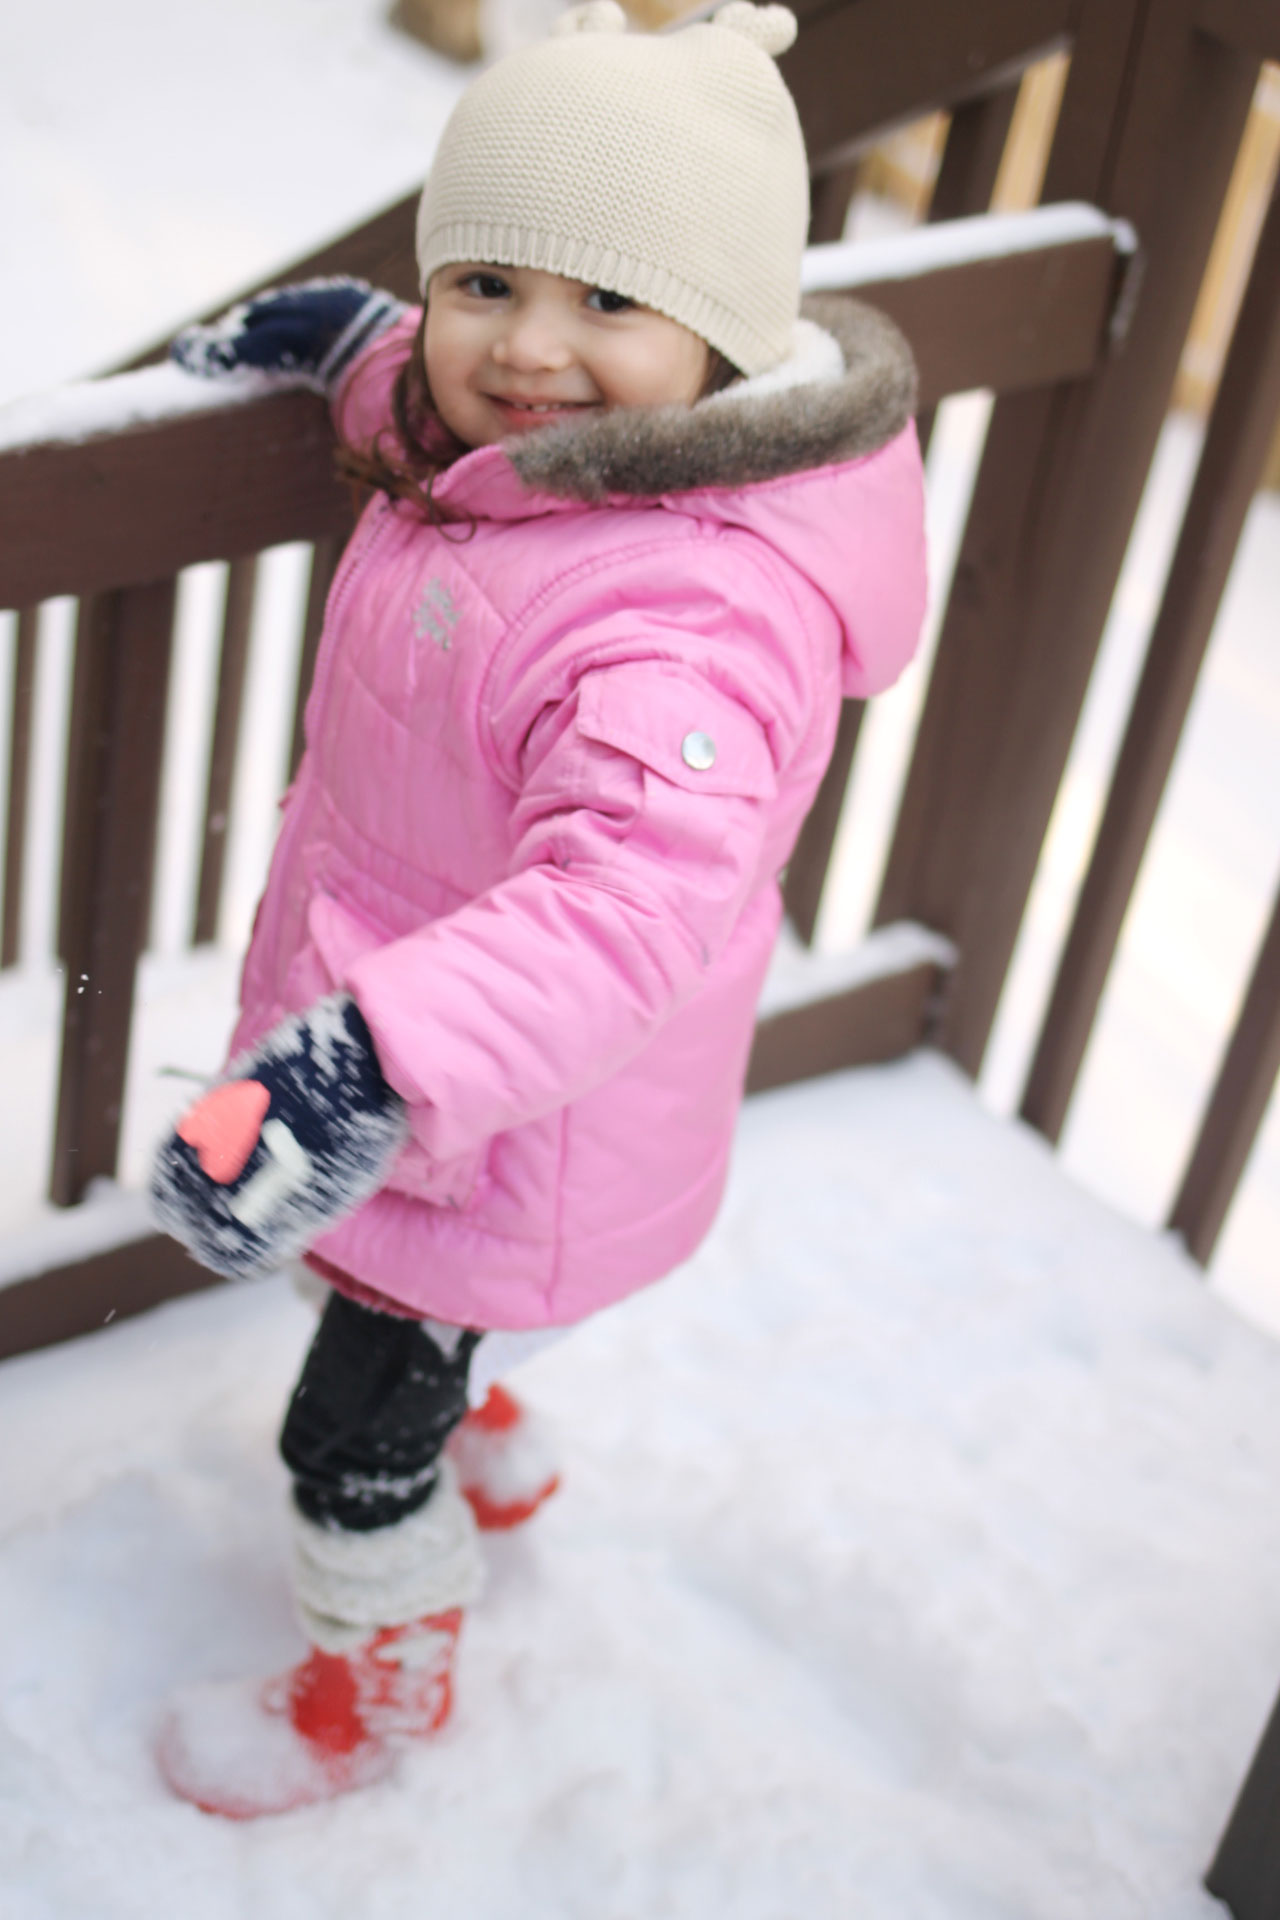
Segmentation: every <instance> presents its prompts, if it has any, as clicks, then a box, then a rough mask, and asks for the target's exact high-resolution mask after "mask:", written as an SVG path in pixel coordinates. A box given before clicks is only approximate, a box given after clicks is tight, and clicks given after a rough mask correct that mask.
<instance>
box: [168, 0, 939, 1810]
mask: <svg viewBox="0 0 1280 1920" xmlns="http://www.w3.org/2000/svg"><path fill="white" fill-rule="evenodd" d="M563 26H564V28H565V29H566V30H565V31H562V32H560V33H558V34H556V35H555V36H553V37H552V38H551V39H550V40H548V41H547V42H545V43H543V44H542V45H539V46H536V47H532V48H527V49H524V50H522V51H520V52H518V53H515V54H513V55H511V56H509V57H508V58H507V59H506V60H504V61H502V62H500V63H499V64H498V65H497V66H496V67H494V68H492V69H490V70H489V71H488V72H487V73H485V74H484V75H482V76H481V77H480V78H479V79H478V80H477V81H476V82H475V83H474V84H473V85H472V87H471V88H470V89H469V91H468V92H467V93H466V94H465V95H464V97H463V98H462V100H461V101H460V103H459V105H458V107H457V109H456V111H455V112H454V114H453V117H452V118H451V120H450V122H449V124H448V127H447V128H446V131H445V133H444V136H443V139H442V142H441V145H440V148H439V152H438V155H437V157H436V160H435V164H434V166H433V168H432V172H431V175H430V178H429V179H428V181H427V184H426V188H425V190H424V193H423V197H422V203H421V209H420V213H419V218H418V232H417V246H418V261H419V266H420V273H421V287H422V294H423V300H424V309H425V310H424V312H422V313H418V312H416V311H413V312H410V311H405V310H403V309H401V308H400V307H399V306H398V305H397V303H396V302H394V301H393V300H391V299H390V298H389V297H388V296H385V295H381V294H375V293H373V292H371V291H370V289H368V288H367V287H363V286H361V285H358V284H356V283H353V282H325V283H318V284H313V285H311V286H309V287H303V288H295V289H292V290H285V291H283V292H281V293H278V294H271V295H265V296H263V297H261V298H260V299H258V300H255V301H253V302H251V303H250V304H249V305H248V306H247V307H245V308H241V309H238V310H234V311H233V312H232V313H231V314H229V315H228V316H226V318H225V319H224V320H223V321H222V322H220V323H218V324H217V325H215V326H214V327H212V328H197V329H192V330H191V331H190V332H189V333H188V334H186V335H184V336H183V337H182V338H181V339H180V340H179V342H178V343H177V346H176V349H175V351H176V353H177V356H178V358H179V359H180V360H182V361H183V362H184V363H185V364H186V365H188V366H189V367H191V368H193V369H194V370H195V371H198V372H201V373H204V374H206V375H211V376H215V377H216V376H218V375H220V374H221V373H223V372H224V370H234V369H238V368H242V367H257V368H260V369H266V370H268V371H271V372H274V373H276V374H277V375H279V376H281V377H287V378H291V379H301V380H304V381H310V382H311V383H312V384H314V385H317V386H319V387H321V388H322V389H323V390H324V391H326V392H327V393H328V394H329V395H330V397H331V400H332V404H333V410H334V416H335V420H336V424H337V428H338V432H339V436H340V438H341V440H342V443H343V445H344V447H345V449H346V460H347V464H348V467H349V470H351V471H353V472H354V473H356V474H357V475H358V476H359V477H361V478H362V479H363V480H364V481H365V482H366V483H367V484H368V485H369V486H370V487H371V488H372V489H373V498H372V500H371V503H370V504H369V505H368V506H367V507H366V508H365V511H364V514H363V517H362V519H361V521H360V524H359V527H358V528H357V531H356V533H355V536H354V538H353V539H352V542H351V544H350V547H349V549H348V551H347V553H346V556H345V558H344V560H343V562H342V565H341V567H340V569H339V572H338V575H337V577H336V579H335V581H334V585H333V590H332V593H331V595H330V598H329V605H328V612H327V619H326V625H325V631H324V637H323V640H322V644H321V648H320V654H319V658H318V662H317V666H316V672H315V680H314V685H313V688H312V692H311V696H310V701H309V705H308V708H307V750H306V754H305V756H304V758H303V761H302V765H301V767H300V770H299V773H298V777H297V780H296V781H295V783H294V785H293V788H292V790H291V792H290V794H289V796H288V799H287V802H286V805H285V809H284V818H283V824H282V828H281V832H280V838H279V842H278V845H277V847H276V851H275V856H274V859H273V862H272V866H271V872H270V877H269V879H268V882H267V888H266V892H265V895H264V898H263V901H262V905H261V908H260V910H259V914H258V919H257V922H256V926H255V929H254V935H253V940H252V944H251V947H250V951H249V955H248V959H247V961H246V964H245V969H244V979H243V990H242V1012H241V1017H240V1022H239V1025H238V1027H237V1030H236V1033H235V1037H234V1041H233V1046H232V1055H233V1063H232V1066H231V1067H230V1068H229V1070H228V1073H229V1077H228V1078H227V1079H226V1080H224V1081H223V1083H222V1084H221V1085H220V1086H218V1087H217V1088H215V1089H214V1090H213V1092H212V1093H210V1094H208V1095H206V1096H205V1098H204V1099H203V1100H202V1101H200V1102H199V1103H198V1104H197V1106H196V1107H195V1108H193V1109H192V1111H191V1112H190V1113H189V1114H187V1115H186V1116H185V1118H184V1119H183V1120H182V1121H181V1122H180V1123H179V1126H178V1128H177V1131H176V1133H175V1134H174V1136H173V1137H172V1138H171V1139H170V1140H169V1142H168V1143H167V1144H166V1145H165V1147H164V1148H163V1149H162V1150H161V1153H160V1156H159V1159H158V1162H157V1172H156V1178H155V1192H156V1198H157V1205H158V1208H159V1211H160V1214H161V1217H162V1219H163V1220H164V1221H165V1223H166V1224H167V1225H168V1226H169V1227H170V1229H171V1230H172V1231H174V1232H175V1233H177V1234H179V1235H180V1237H181V1238H183V1239H184V1240H185V1241H186V1242H187V1244H188V1245H190V1246H191V1247H192V1249H193V1250H194V1251H195V1252H196V1254H197V1255H198V1257H200V1258H202V1259H204V1260H206V1261H207V1262H208V1264H210V1265H211V1266H213V1267H215V1268H217V1269H218V1270H220V1271H223V1272H226V1273H248V1272H253V1271H257V1270H261V1269H267V1268H271V1267H273V1266H278V1265H279V1264H280V1263H281V1261H282V1260H283V1259H285V1258H286V1257H287V1256H289V1255H292V1254H296V1253H299V1252H302V1253H304V1254H305V1256H306V1259H307V1261H308V1264H310V1265H311V1266H312V1267H314V1268H315V1269H316V1270H318V1271H319V1272H320V1273H321V1274H322V1275H323V1276H324V1278H325V1279H326V1280H327V1281H328V1282H329V1283H330V1286H331V1288H332V1291H331V1294H330V1296H329V1303H328V1306H327V1307H326V1309H325V1311H324V1314H323V1317H322V1319H321V1322H320V1327H319V1331H318V1333H317V1336H316V1340H315V1344H314V1346H313V1348H312V1350H311V1352H310V1354H309V1356H308V1358H307V1361H306V1363H305V1366H304V1369H303V1373H302V1377H301V1380H300V1381H299V1384H298V1387H297V1390H296V1392H295V1395H294V1399H293V1401H292V1404H291V1406H290V1409H289V1412H288V1416H287V1419H286V1422H285V1427H284V1433H283V1438H282V1451H283V1455H284V1458H285V1461H286V1462H287V1464H288V1466H289V1468H290V1471H291V1473H292V1475H293V1481H294V1497H293V1510H292V1526H293V1535H294V1569H295V1584H296V1596H297V1604H298V1609H299V1613H300V1616H301V1620H302V1623H303V1626H304V1628H305V1630H306V1633H307V1636H308V1639H309V1641H310V1645H311V1651H310V1653H309V1655H308V1657H307V1658H306V1659H305V1660H304V1661H303V1662H302V1663H301V1664H300V1665H299V1666H298V1667H297V1668H295V1669H294V1670H293V1671H292V1672H291V1673H288V1674H285V1675H283V1676H282V1677H280V1678H279V1679H277V1680H275V1681H272V1682H269V1683H267V1684H266V1685H265V1686H263V1685H262V1684H261V1683H257V1684H255V1685H253V1686H248V1685H245V1686H233V1687H221V1688H211V1689H204V1690H201V1691H199V1692H197V1693H193V1694H191V1695H188V1696H187V1697H186V1698H185V1699H183V1700H182V1701H180V1702H179V1703H178V1704H177V1705H176V1706H175V1708H174V1710H173V1713H172V1715H171V1716H170V1718H169V1720H168V1722H167V1725H166V1727H165V1730H164V1734H163V1736H162V1741H161V1758H162V1763H163V1766H164V1769H165V1772H166V1775H167V1777H168V1779H169V1781H170V1782H171V1784H172V1785H173V1787H174V1788H175V1789H176V1790H177V1791H178V1792H179V1793H181V1794H184V1795H186V1796H187V1797H188V1798H190V1799H192V1800H194V1801H196V1802H197V1804H199V1805H201V1806H203V1807H205V1808H208V1809H210V1810H215V1811H218V1812H221V1813H224V1814H230V1815H235V1816H241V1817H246V1816H249V1815H252V1814H258V1813H265V1812H269V1811H278V1810H281V1809H283V1808H286V1807H293V1806H297V1805H301V1804H303V1803H305V1802H307V1801H312V1800H316V1799H320V1798H324V1797H328V1796H330V1795H333V1794H337V1793H341V1792H343V1791H345V1790H347V1789H349V1788H351V1787H355V1786H358V1785H361V1784H364V1783H366V1782H368V1781H370V1780H373V1779H375V1778H377V1777H378V1776H379V1775H380V1774H381V1773H382V1772H384V1771H385V1770H386V1769H387V1767H388V1766H389V1765H390V1764H391V1762H392V1759H393V1756H394V1754H395V1752H396V1750H397V1747H398V1746H399V1744H400V1743H401V1742H403V1741H404V1740H405V1739H407V1738H413V1737H417V1736H425V1735H428V1734H430V1733H431V1732H432V1731H433V1730H434V1729H435V1728H436V1727H438V1726H439V1725H440V1723H441V1721H442V1720H443V1718H444V1716H445V1714H446V1713H447V1711H448V1707H449V1699H450V1677H451V1663H452V1656H453V1650H454V1643H455V1640H456V1636H457V1632H458V1627H459V1623H460V1620H461V1616H462V1613H463V1611H464V1610H465V1608H466V1607H467V1605H468V1604H469V1602H470V1601H471V1600H472V1599H473V1598H474V1596H475V1594H476V1592H477V1585H478V1568H479V1561H478V1554H477V1549H476V1543H475V1521H474V1518H473V1509H474V1510H475V1512H477V1513H478V1514H479V1517H480V1519H481V1520H482V1521H490V1522H492V1521H494V1520H495V1519H496V1520H503V1519H508V1520H510V1519H513V1518H516V1517H519V1515H520V1514H521V1513H524V1512H527V1511H529V1510H530V1509H531V1507H532V1506H533V1505H535V1504H536V1503H537V1500H538V1499H539V1498H540V1497H541V1496H542V1495H543V1494H544V1493H545V1492H546V1491H548V1490H549V1487H550V1485H551V1484H552V1482H551V1480H550V1478H549V1476H547V1475H545V1474H538V1473H535V1474H534V1475H533V1477H532V1479H531V1480H526V1481H524V1482H523V1483H522V1482H520V1480H519V1478H518V1476H516V1477H514V1478H513V1477H512V1474H514V1468H510V1471H509V1472H508V1473H507V1478H506V1481H505V1483H504V1478H503V1475H504V1462H503V1459H502V1453H503V1448H504V1445H505V1444H506V1441H507V1440H508V1439H510V1437H511V1436H512V1434H513V1433H518V1430H519V1414H518V1409H517V1408H516V1406H515V1403H514V1402H512V1401H511V1400H510V1399H509V1398H506V1397H501V1396H500V1397H499V1398H497V1399H496V1400H491V1401H490V1402H489V1403H487V1405H486V1406H485V1407H484V1408H482V1409H481V1410H480V1412H479V1414H478V1416H477V1415H473V1416H471V1417H470V1419H468V1420H466V1421H464V1418H463V1416H464V1414H465V1411H466V1406H467V1392H468V1373H469V1370H470V1369H471V1362H472V1357H473V1355H476V1356H477V1372H478V1369H479V1366H480V1364H481V1363H482V1362H483V1361H484V1360H485V1357H486V1352H487V1350H490V1349H492V1351H493V1352H494V1353H495V1354H496V1353H497V1352H498V1349H499V1347H500V1344H501V1342H502V1339H503V1336H504V1334H509V1333H511V1332H512V1331H520V1330H523V1331H524V1332H525V1333H526V1334H533V1333H536V1331H537V1330H539V1329H542V1330H545V1329H548V1328H552V1327H563V1326H566V1325H569V1324H571V1323H572V1322H574V1321H577V1320H579V1319H581V1318H582V1317H583V1316H585V1315H587V1314H589V1313H593V1312H595V1311H596V1310H597V1309H599V1308H600V1307H603V1306H606V1305H608V1304H609V1302H611V1301H613V1300H616V1299H618V1298H620V1297H621V1296H623V1295H624V1294H627V1293H629V1292H630V1291H631V1290H632V1289H633V1288H636V1287H639V1286H643V1285H645V1284H646V1283H647V1282H649V1281H652V1280H656V1279H658V1278H659V1277H660V1276H662V1275H663V1274H665V1273H667V1272H669V1271H670V1270H671V1269H672V1268H673V1267H674V1266H676V1265H677V1264H678V1263H679V1262H680V1261H682V1260H684V1259H686V1258H687V1257H688V1255H689V1254H691V1253H692V1252H693V1250H694V1248H695V1247H696V1246H697V1245H698V1243H699V1241H700V1240H701V1239H702V1238H703V1236H704V1235H705V1233H706V1232H707V1229H708V1227H709V1226H710V1224H711V1221H712V1218H713V1216H714V1214H715V1211H716V1207H717V1205H718V1202H719V1199H720V1194H721V1190H722V1187H723V1184H724V1179H725V1171H726V1162H727V1157H728V1152H729V1145H730V1138H731V1132H732V1127H733V1121H734V1115H735V1112H736V1109H737V1106H738V1103H739V1100H740V1098H741V1093H742V1086H743V1079H744V1075H745V1071H746V1064H747V1056H748V1052H749V1049H750V1045H751V1036H752V1025H753V1017H754V1009H755V1003H756V998H757V995H758V992H759V989H760V985H761V982H762V980H763V977H764V973H765V969H766V967H767V965H768V961H769V955H770V951H771V948H772V946H773V942H774V938H775V935H776V933H777V930H778V923H779V917H780V912H781V907H780V896H779V891H778V884H777V876H778V873H779V871H780V869H781V868H782V867H783V866H784V865H785V863H786V860H787V858H788V855H789V854H790V852H791V849H792V846H793V844H794V842H795V838H796V835H797V832H798V830H799V828H800V824H801V822H802V820H803V819H804V816H805V813H806V811H807V809H808V807H809V805H810V802H811V801H812V799H813V796H814V792H815V789H816V788H817V785H818V783H819V780H820V779H821V776H822V773H823V769H824V767H825V765H826V762H827V759H828V756H829V754H830V750H831V744H832V739H833V736H834V732H835V727H836V721H837V717H838V713H839V708H840V700H841V696H842V695H853V694H856V695H866V694H869V693H874V692H875V691H876V690H877V689H878V688H881V687H883V686H885V685H887V684H888V683H889V682H890V681H891V680H893V679H894V677H895V676H896V675H897V673H898V672H899V670H900V669H901V667H902V665H903V663H904V662H905V660H906V659H907V658H908V656H909V655H910V653H911V650H912V648H913V646H914V644H915V641H916V636H917V631H918V627H919V622H920V617H921V612H922V606H923V599H924V585H923V534H922V512H921V486H920V468H919V456H918V452H917V447H916V440H915V435H914V431H913V429H912V427H911V424H910V415H911V411H912V404H913V375H912V369H911V363H910V357H909V354H908V353H907V350H906V348H905V346H904V344H903V342H902V341H901V339H900V338H899V336H898V335H897V333H896V332H895V331H894V329H893V328H892V327H891V326H890V325H889V324H888V323H887V322H885V321H884V320H882V319H880V318H879V317H878V316H876V315H875V314H873V313H871V312H870V311H869V310H867V309H866V308H863V307H859V306H858V305H857V304H856V303H855V302H853V301H844V300H840V299H828V300H826V301H825V302H823V303H816V302H815V303H814V310H813V311H812V312H810V311H808V310H806V314H805V316H804V317H802V316H801V314H800V300H799V270H800V258H801V251H802V248H803V245H804V241H805V233H806V224H807V209H808V196H807V173H806V166H805V156H804V149H803V144H802V140H801V135H800V130H799V125H798V122H797V119H796V114H795V109H794V106H793V103H792V101H791V98H790V96H789V94H788V93H787V90H786V88H785V86H784V85H783V83H782V80H781V78H780V76H779V74H778V72H777V69H776V67H775V66H774V64H773V56H775V55H777V54H778V53H780V52H782V51H784V50H785V48H786V47H787V46H788V45H789V44H790V41H791V39H792V37H793V35H794V31H795V22H794V19H793V17H792V16H791V14H790V13H789V12H787V10H786V9H785V8H783V7H779V6H766V7H762V8H755V7H753V6H751V5H750V4H748V3H747V0H732V3H731V4H730V5H728V6H725V7H723V8H722V9H721V10H720V12H719V13H718V14H717V15H716V16H715V18H714V20H711V21H708V22H703V23H699V24H697V25H693V26H689V27H687V28H684V29H682V30H680V31H678V32H674V33H670V34H666V35H662V36H654V37H648V36H641V35H633V34H629V33H626V32H624V31H622V27H623V18H622V15H621V12H620V10H619V9H618V8H617V7H616V6H615V5H613V4H612V0H594V4H591V5H589V6H587V7H584V8H580V9H578V10H576V11H575V12H574V13H572V14H570V15H568V16H566V19H565V21H564V23H563ZM477 1349H478V1353H477ZM492 1370H493V1369H492V1368H491V1369H489V1371H490V1372H492ZM472 1384H473V1387H474V1384H475V1380H474V1379H473V1383H472ZM460 1423H461V1424H460ZM451 1435H453V1436H454V1438H453V1440H452V1442H450V1436H451ZM447 1442H450V1445H449V1448H448V1451H447V1452H446V1443H447ZM509 1465H510V1463H508V1466H509ZM460 1481H461V1486H460V1484H459V1482H460ZM468 1496H469V1498H468Z"/></svg>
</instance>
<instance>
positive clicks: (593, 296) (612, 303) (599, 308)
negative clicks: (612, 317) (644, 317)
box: [587, 287, 636, 313]
mask: <svg viewBox="0 0 1280 1920" xmlns="http://www.w3.org/2000/svg"><path fill="white" fill-rule="evenodd" d="M635 304H636V303H635V301H634V300H628V298H627V296H626V294H625V293H612V292H611V291H610V290H609V288H608V287H592V289H591V291H590V293H589V294H588V295H587V305H588V306H589V307H592V308H594V310H595V311H596V312H597V313H625V312H626V311H627V309H628V308H629V307H634V305H635Z"/></svg>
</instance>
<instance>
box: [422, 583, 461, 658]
mask: <svg viewBox="0 0 1280 1920" xmlns="http://www.w3.org/2000/svg"><path fill="white" fill-rule="evenodd" d="M461 618H462V610H461V608H460V607H459V606H458V603H457V601H456V600H455V599H454V597H453V595H452V594H451V593H450V591H449V589H448V587H446V586H445V584H444V582H443V580H428V582H427V584H426V586H425V587H424V588H423V589H422V592H421V593H420V594H419V596H418V600H417V604H416V605H415V607H414V609H413V630H414V632H415V633H416V634H417V636H418V638H419V640H434V641H435V643H436V645H437V646H438V647H439V648H441V649H442V651H443V652H445V653H448V651H449V649H450V647H451V646H452V645H453V633H454V628H455V627H456V626H457V624H458V622H459V620H460V619H461Z"/></svg>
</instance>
